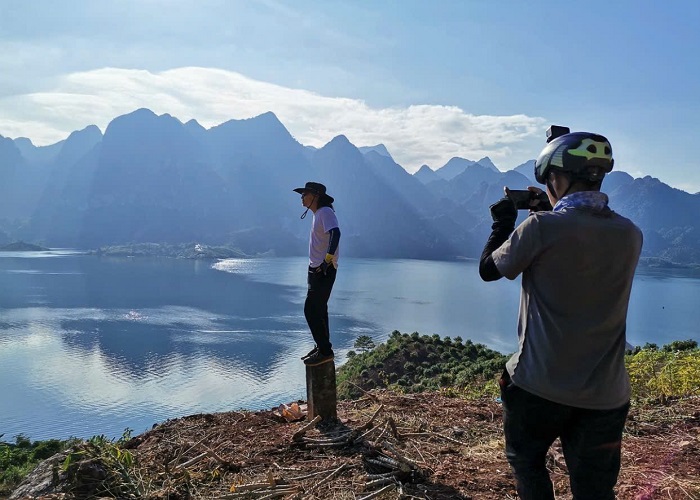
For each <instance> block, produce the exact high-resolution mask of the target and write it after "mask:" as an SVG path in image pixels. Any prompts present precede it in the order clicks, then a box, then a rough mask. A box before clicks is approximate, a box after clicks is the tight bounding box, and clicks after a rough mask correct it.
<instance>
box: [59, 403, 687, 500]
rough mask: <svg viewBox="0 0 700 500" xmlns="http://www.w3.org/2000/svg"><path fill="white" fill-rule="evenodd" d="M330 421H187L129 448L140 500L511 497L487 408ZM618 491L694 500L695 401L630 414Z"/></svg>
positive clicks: (365, 411)
mask: <svg viewBox="0 0 700 500" xmlns="http://www.w3.org/2000/svg"><path fill="white" fill-rule="evenodd" d="M338 416H339V419H340V422H339V423H337V424H336V425H333V426H326V427H324V426H322V425H319V426H316V427H314V428H312V429H310V430H309V431H307V432H306V433H304V435H303V436H301V437H300V436H297V437H296V439H295V437H294V435H295V433H297V431H298V430H299V429H300V428H301V427H302V426H303V425H304V422H292V423H288V422H286V421H284V420H283V419H282V418H280V417H278V416H277V415H275V413H274V412H272V411H263V412H254V413H252V412H251V413H249V412H243V413H242V412H230V413H219V414H213V415H193V416H189V417H184V418H181V419H177V420H172V421H167V422H165V423H163V424H161V425H159V426H157V427H156V428H154V429H153V430H151V431H148V432H146V433H144V434H142V435H140V436H137V437H135V438H134V439H132V441H131V442H130V443H128V445H127V447H128V448H130V449H131V451H132V453H133V454H134V456H135V458H136V459H137V469H136V471H135V472H134V475H135V477H137V478H138V479H139V481H141V485H142V487H143V488H144V489H145V490H146V491H147V493H148V497H149V498H162V499H165V498H168V499H185V498H219V499H239V498H240V499H244V498H255V499H268V498H282V499H337V500H358V499H365V500H370V499H372V498H376V499H380V500H382V499H383V500H386V499H397V498H404V499H415V498H418V499H433V500H438V499H445V500H447V499H472V498H473V499H485V500H488V499H499V500H502V499H508V498H511V499H514V498H517V497H516V493H515V489H514V486H513V480H512V476H511V473H510V470H509V467H508V465H507V463H506V460H505V456H504V452H503V435H502V430H501V424H502V422H501V406H500V404H499V403H498V402H496V401H494V400H492V399H480V400H476V401H465V400H461V399H457V398H448V397H445V396H443V395H440V394H435V393H426V394H415V395H402V394H397V393H393V392H389V391H373V392H371V393H369V394H367V395H366V397H364V398H362V399H359V400H355V401H343V402H340V403H339V405H338ZM548 463H549V466H550V472H551V475H552V479H553V481H554V483H555V490H556V493H557V498H560V499H566V498H571V497H570V493H569V488H568V476H567V473H566V466H565V465H564V462H563V459H562V457H561V455H560V452H559V450H558V448H557V446H556V445H555V446H554V447H553V448H552V451H551V453H550V456H549V460H548ZM617 490H618V498H619V499H622V500H624V499H634V500H650V499H657V498H669V499H674V500H675V499H700V399H698V398H694V399H684V400H678V401H674V402H670V403H667V404H665V405H647V406H643V407H633V409H632V411H631V413H630V419H629V422H628V427H627V433H626V436H625V439H624V441H623V464H622V472H621V474H620V479H619V481H618V486H617ZM61 497H62V498H70V497H69V496H66V495H58V496H56V495H54V496H52V497H45V498H61Z"/></svg>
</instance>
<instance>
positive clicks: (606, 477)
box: [500, 372, 629, 500]
mask: <svg viewBox="0 0 700 500" xmlns="http://www.w3.org/2000/svg"><path fill="white" fill-rule="evenodd" d="M500 385H501V400H502V401H503V428H504V431H505V438H506V456H507V458H508V462H509V463H510V466H511V468H512V470H513V474H514V475H515V480H516V484H517V490H518V497H519V498H520V499H521V500H531V499H533V500H549V499H552V500H553V499H554V492H553V488H552V482H551V480H550V478H549V473H548V472H547V468H546V466H545V460H546V457H547V451H548V450H549V447H550V446H551V445H552V443H553V442H554V440H555V439H556V438H559V439H560V441H561V444H562V450H563V452H564V459H565V460H566V466H567V468H568V469H569V482H570V484H571V492H572V494H573V498H574V500H588V499H591V500H593V499H595V500H608V499H614V498H615V494H614V491H613V488H614V487H615V483H617V476H618V474H619V472H620V454H621V444H622V431H623V429H624V426H625V420H626V418H627V412H628V411H629V403H627V404H625V405H623V406H622V407H620V408H616V409H613V410H587V409H583V408H575V407H572V406H566V405H561V404H558V403H554V402H552V401H549V400H546V399H543V398H540V397H538V396H535V395H534V394H531V393H529V392H527V391H525V390H523V389H521V388H519V387H517V386H516V385H514V384H513V383H512V382H511V381H510V377H509V376H508V374H507V372H504V374H503V376H502V377H501V380H500Z"/></svg>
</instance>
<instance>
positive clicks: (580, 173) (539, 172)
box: [535, 132, 614, 184]
mask: <svg viewBox="0 0 700 500" xmlns="http://www.w3.org/2000/svg"><path fill="white" fill-rule="evenodd" d="M613 163H614V160H613V157H612V146H611V145H610V141H608V140H607V139H606V138H605V137H603V136H602V135H598V134H593V133H591V132H572V133H568V134H564V135H560V136H559V137H557V138H555V139H552V141H551V142H549V143H548V144H547V146H545V148H544V149H543V150H542V152H541V153H540V155H539V156H538V157H537V160H536V161H535V178H536V179H537V182H539V183H540V184H545V183H546V182H547V178H548V176H549V172H550V171H552V169H554V170H555V171H560V172H566V173H568V174H569V175H571V176H572V178H574V179H576V180H582V181H588V182H600V181H602V180H603V177H605V174H607V173H609V172H610V171H611V170H612V169H613Z"/></svg>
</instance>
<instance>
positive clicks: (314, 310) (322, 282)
mask: <svg viewBox="0 0 700 500" xmlns="http://www.w3.org/2000/svg"><path fill="white" fill-rule="evenodd" d="M336 273H337V270H336V268H335V267H333V266H332V265H330V266H328V270H327V271H326V274H323V272H322V271H321V269H320V268H318V267H316V268H314V267H309V278H308V284H309V287H308V290H307V292H306V302H305V303H304V316H306V322H307V323H308V324H309V329H311V335H312V336H313V338H314V342H316V345H317V346H318V350H319V351H320V352H321V354H330V353H332V352H333V350H332V349H331V347H332V346H331V334H330V330H329V328H328V299H330V297H331V290H333V283H335V275H336Z"/></svg>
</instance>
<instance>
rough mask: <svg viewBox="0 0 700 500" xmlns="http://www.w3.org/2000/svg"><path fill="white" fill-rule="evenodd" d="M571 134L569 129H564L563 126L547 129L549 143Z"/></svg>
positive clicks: (552, 126)
mask: <svg viewBox="0 0 700 500" xmlns="http://www.w3.org/2000/svg"><path fill="white" fill-rule="evenodd" d="M569 133H571V129H570V128H569V127H562V126H561V125H550V126H549V128H548V129H547V142H548V143H549V142H552V141H553V140H554V139H556V138H557V137H561V136H562V135H565V134H569Z"/></svg>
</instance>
